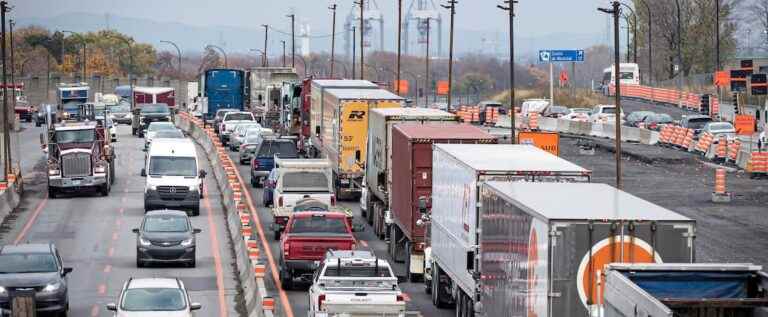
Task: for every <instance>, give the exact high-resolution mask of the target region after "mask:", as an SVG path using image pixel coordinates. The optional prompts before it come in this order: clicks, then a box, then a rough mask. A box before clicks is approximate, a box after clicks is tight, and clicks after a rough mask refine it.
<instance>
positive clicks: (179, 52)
mask: <svg viewBox="0 0 768 317" xmlns="http://www.w3.org/2000/svg"><path fill="white" fill-rule="evenodd" d="M160 43H165V44H170V45H173V47H175V48H176V53H177V54H178V56H179V80H181V49H180V48H179V46H178V45H176V43H173V42H171V41H165V40H163V41H160Z"/></svg>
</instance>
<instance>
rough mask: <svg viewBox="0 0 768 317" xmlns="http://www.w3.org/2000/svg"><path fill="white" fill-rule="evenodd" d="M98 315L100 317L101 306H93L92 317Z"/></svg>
mask: <svg viewBox="0 0 768 317" xmlns="http://www.w3.org/2000/svg"><path fill="white" fill-rule="evenodd" d="M98 315H99V305H93V306H91V317H96V316H98Z"/></svg>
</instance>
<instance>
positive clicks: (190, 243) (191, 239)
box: [181, 238, 194, 247]
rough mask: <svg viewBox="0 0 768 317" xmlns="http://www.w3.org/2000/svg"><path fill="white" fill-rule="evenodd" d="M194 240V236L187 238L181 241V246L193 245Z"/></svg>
mask: <svg viewBox="0 0 768 317" xmlns="http://www.w3.org/2000/svg"><path fill="white" fill-rule="evenodd" d="M193 241H194V239H193V238H189V239H185V240H184V241H181V246H182V247H188V246H190V245H192V242H193Z"/></svg>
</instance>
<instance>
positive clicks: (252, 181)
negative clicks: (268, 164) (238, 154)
mask: <svg viewBox="0 0 768 317" xmlns="http://www.w3.org/2000/svg"><path fill="white" fill-rule="evenodd" d="M258 185H259V184H257V183H256V178H255V177H253V176H251V187H253V188H257V187H259V186H258Z"/></svg>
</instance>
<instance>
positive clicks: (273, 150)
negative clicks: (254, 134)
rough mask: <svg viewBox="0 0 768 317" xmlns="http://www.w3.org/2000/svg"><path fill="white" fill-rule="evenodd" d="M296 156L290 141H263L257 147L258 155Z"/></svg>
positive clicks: (294, 148)
mask: <svg viewBox="0 0 768 317" xmlns="http://www.w3.org/2000/svg"><path fill="white" fill-rule="evenodd" d="M275 155H277V156H278V157H280V158H296V157H298V156H299V154H298V153H297V152H296V146H295V145H293V143H292V142H264V143H262V145H261V148H260V149H259V155H258V157H273V156H275Z"/></svg>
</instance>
